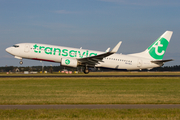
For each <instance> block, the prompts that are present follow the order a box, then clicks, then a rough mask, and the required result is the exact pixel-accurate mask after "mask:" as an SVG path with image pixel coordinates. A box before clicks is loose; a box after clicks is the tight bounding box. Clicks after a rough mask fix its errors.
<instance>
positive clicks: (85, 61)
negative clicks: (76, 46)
mask: <svg viewBox="0 0 180 120" xmlns="http://www.w3.org/2000/svg"><path fill="white" fill-rule="evenodd" d="M121 43H122V41H120V42H119V43H118V44H117V45H116V46H115V47H114V48H113V49H112V50H111V51H110V52H105V53H102V54H99V55H96V56H90V57H86V58H80V59H78V61H79V62H80V63H81V64H82V65H88V66H94V65H96V64H99V62H103V61H102V59H103V58H105V57H107V56H109V55H112V54H114V53H116V52H117V51H118V49H119V47H120V45H121Z"/></svg>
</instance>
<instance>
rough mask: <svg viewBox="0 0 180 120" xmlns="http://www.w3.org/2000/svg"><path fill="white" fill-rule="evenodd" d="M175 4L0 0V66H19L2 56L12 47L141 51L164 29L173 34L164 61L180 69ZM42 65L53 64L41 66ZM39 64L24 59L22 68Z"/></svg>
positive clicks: (160, 0) (178, 5) (179, 5)
mask: <svg viewBox="0 0 180 120" xmlns="http://www.w3.org/2000/svg"><path fill="white" fill-rule="evenodd" d="M179 12H180V1H179V0H171V1H170V0H0V41H1V43H0V50H1V55H0V66H5V65H8V66H10V65H14V66H20V65H19V60H18V59H15V58H13V56H11V55H10V54H8V53H6V51H5V48H7V47H9V46H12V45H13V44H15V43H23V42H36V43H46V44H52V45H61V46H67V47H76V48H80V47H83V48H85V49H92V50H99V51H105V50H106V49H107V48H108V47H111V48H113V47H114V46H115V45H116V44H117V43H118V42H119V41H122V44H121V47H120V49H119V51H118V53H123V54H129V53H136V52H141V51H144V50H145V49H146V48H147V47H149V46H150V45H151V44H152V43H153V42H154V41H155V40H156V39H157V38H158V37H159V36H160V35H161V34H163V33H164V32H165V31H166V30H171V31H174V33H173V36H172V39H171V42H170V43H169V46H168V48H167V51H166V54H165V56H164V59H169V58H173V59H174V60H175V61H173V62H169V63H166V64H165V66H169V65H180V62H179V61H180V53H179V44H180V41H179V38H180V32H179V31H180V15H179ZM44 64H45V65H59V64H57V63H49V62H44ZM33 65H41V63H40V62H39V61H33V60H24V64H23V66H33Z"/></svg>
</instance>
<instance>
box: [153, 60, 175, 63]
mask: <svg viewBox="0 0 180 120" xmlns="http://www.w3.org/2000/svg"><path fill="white" fill-rule="evenodd" d="M169 61H173V59H169V60H155V61H151V62H152V63H157V64H159V63H164V62H169Z"/></svg>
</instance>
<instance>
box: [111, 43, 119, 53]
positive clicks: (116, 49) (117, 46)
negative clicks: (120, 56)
mask: <svg viewBox="0 0 180 120" xmlns="http://www.w3.org/2000/svg"><path fill="white" fill-rule="evenodd" d="M121 43H122V41H120V42H119V43H118V44H117V45H116V46H115V47H114V48H113V49H112V50H111V53H116V52H117V51H118V49H119V47H120V45H121Z"/></svg>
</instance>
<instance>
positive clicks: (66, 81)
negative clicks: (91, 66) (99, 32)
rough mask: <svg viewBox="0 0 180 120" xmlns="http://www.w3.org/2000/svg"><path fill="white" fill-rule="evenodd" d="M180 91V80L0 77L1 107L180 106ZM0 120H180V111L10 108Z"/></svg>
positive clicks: (179, 78)
mask: <svg viewBox="0 0 180 120" xmlns="http://www.w3.org/2000/svg"><path fill="white" fill-rule="evenodd" d="M91 74H93V73H91ZM104 74H105V75H107V74H115V75H116V74H118V72H115V73H104ZM119 74H128V75H129V74H141V75H144V74H150V75H151V74H154V73H143V72H140V73H135V72H132V73H129V72H128V73H123V72H120V73H119ZM155 74H158V75H159V74H160V75H167V74H169V75H172V74H173V75H174V74H176V75H178V74H179V73H178V72H176V73H164V72H162V73H155ZM179 88H180V77H99V78H91V77H89V78H88V77H87V78H79V77H75V78H71V77H70V78H58V77H57V78H48V77H47V78H35V77H34V78H33V77H30V78H29V77H27V78H0V105H72V104H73V105H106V104H108V105H111V104H113V105H116V104H118V105H121V104H128V105H140V104H141V105H142V104H144V105H146V104H147V105H151V104H153V105H156V104H157V105H159V104H161V105H169V104H173V105H179V104H180V89H179ZM0 119H4V120H7V119H103V120H109V119H125V120H129V119H134V120H137V119H147V120H151V119H158V120H162V119H163V120H164V119H180V108H156V109H149V108H140V109H139V108H133V109H114V108H112V109H111V108H105V109H86V108H82V109H76V108H75V109H74V108H73V109H26V110H21V109H6V110H0Z"/></svg>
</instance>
